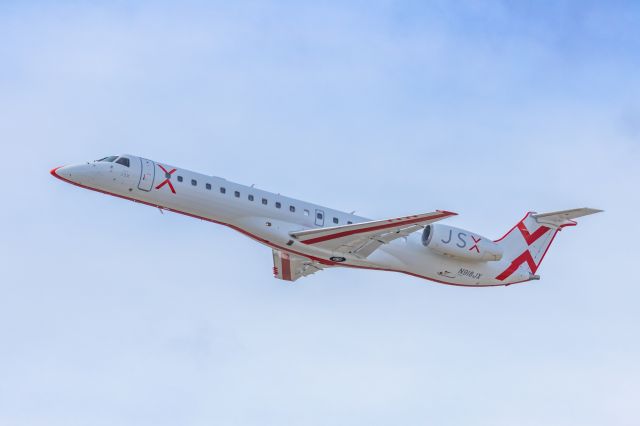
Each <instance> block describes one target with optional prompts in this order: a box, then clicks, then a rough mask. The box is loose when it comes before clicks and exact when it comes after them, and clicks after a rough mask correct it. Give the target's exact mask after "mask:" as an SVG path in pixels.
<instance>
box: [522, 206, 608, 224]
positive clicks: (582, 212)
mask: <svg viewBox="0 0 640 426" xmlns="http://www.w3.org/2000/svg"><path fill="white" fill-rule="evenodd" d="M601 211H602V210H598V209H592V208H589V207H583V208H581V209H571V210H562V211H557V212H550V213H537V214H534V215H533V217H534V218H535V219H536V221H537V222H538V223H539V224H541V225H548V226H551V227H554V228H558V227H562V226H571V225H575V224H576V223H575V222H574V221H573V220H572V219H576V218H578V217H582V216H588V215H590V214H594V213H600V212H601Z"/></svg>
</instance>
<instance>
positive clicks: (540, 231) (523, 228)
mask: <svg viewBox="0 0 640 426" xmlns="http://www.w3.org/2000/svg"><path fill="white" fill-rule="evenodd" d="M518 229H519V230H520V233H521V234H522V236H523V237H524V240H525V241H526V242H527V245H528V246H530V245H531V244H533V243H535V242H536V240H537V239H538V238H540V237H542V236H543V235H544V234H546V233H547V231H548V230H549V229H551V228H548V227H546V226H541V227H540V228H538V229H536V230H535V232H534V233H533V234H530V233H529V230H528V229H527V227H526V226H525V225H524V220H523V221H521V222H520V223H519V224H518Z"/></svg>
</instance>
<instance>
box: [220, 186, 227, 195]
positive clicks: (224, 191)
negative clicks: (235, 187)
mask: <svg viewBox="0 0 640 426" xmlns="http://www.w3.org/2000/svg"><path fill="white" fill-rule="evenodd" d="M220 193H221V194H226V193H227V188H225V187H224V186H221V187H220Z"/></svg>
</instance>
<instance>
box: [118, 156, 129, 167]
mask: <svg viewBox="0 0 640 426" xmlns="http://www.w3.org/2000/svg"><path fill="white" fill-rule="evenodd" d="M116 163H118V164H122V165H123V166H125V167H129V159H128V158H127V157H120V158H118V161H116Z"/></svg>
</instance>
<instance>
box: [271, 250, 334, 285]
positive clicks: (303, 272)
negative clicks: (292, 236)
mask: <svg viewBox="0 0 640 426" xmlns="http://www.w3.org/2000/svg"><path fill="white" fill-rule="evenodd" d="M322 268H323V267H322V265H320V264H319V263H318V262H314V261H313V260H311V259H309V258H307V257H303V256H298V255H297V254H291V253H287V252H284V251H281V250H273V276H274V277H275V278H279V279H281V280H285V281H295V280H297V279H298V278H300V277H306V276H307V275H311V274H314V273H316V272H318V271H320V270H321V269H322Z"/></svg>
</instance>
